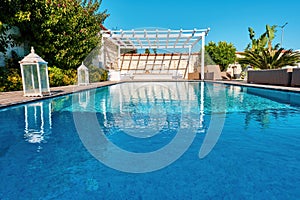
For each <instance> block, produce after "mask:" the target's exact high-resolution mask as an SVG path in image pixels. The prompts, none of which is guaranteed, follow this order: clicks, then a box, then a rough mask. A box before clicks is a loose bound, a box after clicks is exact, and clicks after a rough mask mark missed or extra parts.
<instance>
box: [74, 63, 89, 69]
mask: <svg viewBox="0 0 300 200" xmlns="http://www.w3.org/2000/svg"><path fill="white" fill-rule="evenodd" d="M77 70H89V69H88V68H87V67H86V66H85V65H84V64H83V62H82V64H81V65H80V67H78V68H77Z"/></svg>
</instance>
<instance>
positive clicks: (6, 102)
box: [0, 80, 300, 108]
mask: <svg viewBox="0 0 300 200" xmlns="http://www.w3.org/2000/svg"><path fill="white" fill-rule="evenodd" d="M147 81H150V82H151V81H157V80H147ZM159 81H161V82H162V81H168V82H176V81H187V80H159ZM125 82H145V81H143V80H140V81H135V80H132V81H125ZM192 82H194V81H192ZM207 82H217V83H223V84H229V85H239V86H251V87H258V88H265V89H276V90H282V91H291V92H299V93H300V87H285V86H275V85H260V84H249V83H247V82H245V81H207ZM116 83H120V82H117V81H105V82H99V83H92V84H90V85H87V86H77V85H71V86H62V87H53V88H51V89H50V91H51V95H50V96H44V97H24V96H23V91H15V92H0V108H4V107H8V106H12V105H17V104H22V103H27V102H31V101H36V100H41V99H47V98H52V97H57V96H62V95H66V94H70V93H74V92H80V91H84V90H88V89H93V88H99V87H103V86H109V85H114V84H116Z"/></svg>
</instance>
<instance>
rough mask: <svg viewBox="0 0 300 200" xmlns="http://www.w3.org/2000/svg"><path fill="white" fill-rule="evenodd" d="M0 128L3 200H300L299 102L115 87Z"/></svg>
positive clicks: (211, 87) (270, 95) (233, 90)
mask: <svg viewBox="0 0 300 200" xmlns="http://www.w3.org/2000/svg"><path fill="white" fill-rule="evenodd" d="M0 121H1V124H0V144H1V146H0V169H1V170H0V176H1V179H0V199H71V198H73V199H297V198H299V197H300V189H299V185H300V154H299V151H300V123H299V122H300V94H297V93H289V92H282V91H274V90H265V89H258V88H252V87H240V86H231V85H224V84H216V83H203V82H202V83H199V82H159V83H122V84H116V85H113V86H109V87H102V88H99V89H95V90H89V91H84V92H81V93H74V94H72V95H68V96H63V97H58V98H53V99H48V100H44V101H37V102H33V103H30V104H24V105H19V106H14V107H9V108H6V109H1V110H0ZM99 138H101V139H99ZM121 150H123V151H121ZM201 151H202V156H201ZM203 151H205V152H203ZM155 153H156V154H155ZM153 159H154V160H153Z"/></svg>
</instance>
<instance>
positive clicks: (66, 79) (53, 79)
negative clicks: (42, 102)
mask: <svg viewBox="0 0 300 200" xmlns="http://www.w3.org/2000/svg"><path fill="white" fill-rule="evenodd" d="M48 70H49V83H50V87H57V86H65V85H74V84H76V82H77V71H76V70H74V69H68V70H63V69H60V68H58V67H55V66H54V67H48Z"/></svg>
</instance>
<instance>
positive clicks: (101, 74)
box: [89, 66, 108, 83]
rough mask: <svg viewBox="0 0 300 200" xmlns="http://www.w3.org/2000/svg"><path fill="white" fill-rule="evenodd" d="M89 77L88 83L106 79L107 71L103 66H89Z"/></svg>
mask: <svg viewBox="0 0 300 200" xmlns="http://www.w3.org/2000/svg"><path fill="white" fill-rule="evenodd" d="M89 77H90V83H95V82H100V81H107V79H108V71H107V70H105V69H103V68H99V67H95V66H90V67H89Z"/></svg>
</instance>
